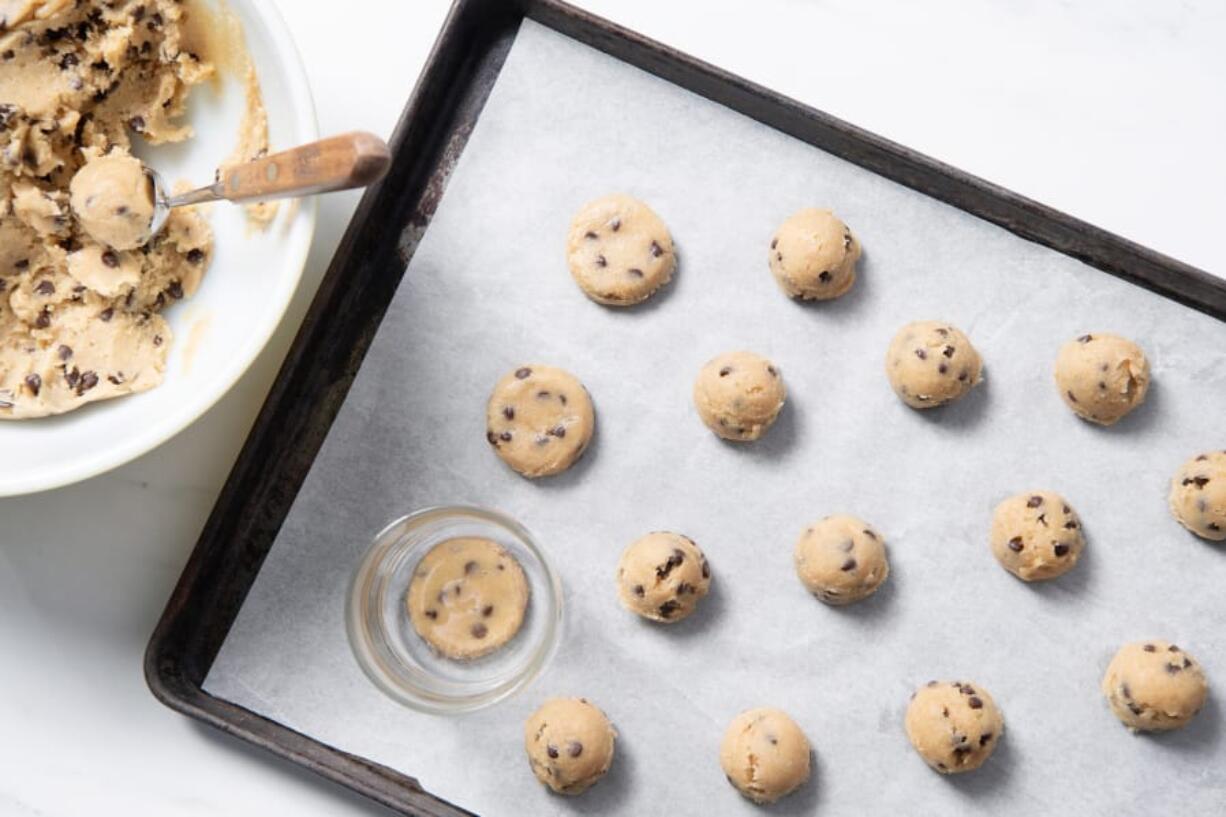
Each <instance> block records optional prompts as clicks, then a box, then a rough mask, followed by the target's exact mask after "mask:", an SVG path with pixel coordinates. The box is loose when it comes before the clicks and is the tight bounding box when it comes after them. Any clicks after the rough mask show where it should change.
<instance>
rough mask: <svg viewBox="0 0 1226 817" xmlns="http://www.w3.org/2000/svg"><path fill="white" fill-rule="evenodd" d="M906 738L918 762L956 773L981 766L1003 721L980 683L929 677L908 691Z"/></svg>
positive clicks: (941, 770)
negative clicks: (939, 679)
mask: <svg viewBox="0 0 1226 817" xmlns="http://www.w3.org/2000/svg"><path fill="white" fill-rule="evenodd" d="M906 728H907V737H908V738H909V739H910V740H911V745H912V746H914V747H915V751H917V752H919V756H920V757H922V758H923V759H924V762H925V763H927V764H928V765H929V766H931V767H932V768H933V769H935V770H936V771H938V772H940V773H941V774H957V773H959V772H969V771H972V770H974V769H978V768H979V767H980V766H982V765H983V763H984V761H986V760H987V759H988V758H989V757H991V756H992V752H993V751H995V750H996V744H997V743H999V742H1000V736H1001V734H1002V733H1003V732H1004V731H1005V720H1004V718H1003V717H1002V716H1001V714H1000V709H998V708H997V707H996V702H995V701H994V700H992V696H991V695H989V694H988V693H987V690H985V689H984V688H983V687H981V686H979V685H977V684H975V685H972V684H964V683H962V682H961V681H929V682H928V683H927V684H926V685H924V686H922V687H920V688H919V689H917V690H916V691H915V692H914V693H912V695H911V704H910V705H909V706H908V707H907V718H906Z"/></svg>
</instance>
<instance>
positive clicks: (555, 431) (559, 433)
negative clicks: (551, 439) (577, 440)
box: [549, 426, 566, 439]
mask: <svg viewBox="0 0 1226 817" xmlns="http://www.w3.org/2000/svg"><path fill="white" fill-rule="evenodd" d="M549 433H550V434H552V435H553V436H555V437H557V438H558V439H561V438H562V437H565V436H566V426H554V427H553V428H551V429H549Z"/></svg>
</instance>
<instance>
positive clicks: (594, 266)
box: [566, 195, 677, 306]
mask: <svg viewBox="0 0 1226 817" xmlns="http://www.w3.org/2000/svg"><path fill="white" fill-rule="evenodd" d="M566 259H567V262H568V263H569V264H570V274H571V275H572V276H574V278H575V282H576V283H577V284H579V287H580V288H581V289H582V290H583V292H584V293H585V294H586V295H587V296H588V297H589V298H591V299H592V300H593V301H596V302H597V303H601V304H605V305H607V306H629V305H631V304H637V303H639V302H640V301H645V300H647V299H648V298H650V297H651V295H652V294H653V293H654V292H655V291H656V290H657V289H659V288H660V287H662V286H664V285H665V284H667V283H668V281H669V279H670V278H672V275H673V270H674V269H676V267H677V256H676V254H675V253H674V252H673V239H672V236H670V235H669V233H668V228H667V227H665V226H664V222H663V221H661V220H660V217H659V216H657V215H656V214H655V213H654V212H653V211H652V209H651V208H650V207H648V206H647V205H646V204H644V203H643V202H641V201H639V200H638V199H634V198H631V197H630V196H623V195H613V196H605V197H604V198H601V199H596V200H595V201H592V202H588V203H587V204H585V205H584V206H583V209H581V210H580V211H579V212H578V213H577V214H576V215H575V218H574V220H573V221H572V222H571V224H570V233H569V235H568V236H567V239H566Z"/></svg>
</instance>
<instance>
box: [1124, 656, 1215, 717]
mask: <svg viewBox="0 0 1226 817" xmlns="http://www.w3.org/2000/svg"><path fill="white" fill-rule="evenodd" d="M1102 689H1103V694H1104V695H1106V696H1107V703H1108V704H1110V705H1111V711H1112V712H1114V713H1115V717H1117V718H1119V719H1120V722H1121V723H1123V724H1124V725H1125V726H1127V727H1128V728H1129V729H1131V730H1133V731H1134V732H1135V731H1137V730H1140V731H1143V732H1165V731H1168V730H1171V729H1178V728H1179V727H1181V726H1185V725H1186V724H1187V723H1188V721H1190V720H1192V718H1194V717H1195V716H1196V713H1197V712H1200V709H1201V707H1202V706H1204V704H1205V698H1207V697H1208V695H1209V682H1208V681H1207V680H1206V679H1205V671H1204V670H1203V669H1201V666H1200V664H1199V663H1198V662H1197V661H1195V660H1194V659H1193V658H1192V656H1190V655H1188V654H1187V653H1186V652H1184V651H1183V650H1181V649H1179V647H1177V646H1175V645H1174V644H1171V643H1170V642H1167V641H1158V640H1152V641H1138V642H1136V643H1134V644H1125V645H1124V646H1123V647H1120V651H1119V652H1117V653H1116V654H1115V658H1112V659H1111V663H1110V664H1109V665H1108V666H1107V672H1106V674H1105V675H1103V684H1102Z"/></svg>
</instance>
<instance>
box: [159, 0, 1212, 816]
mask: <svg viewBox="0 0 1226 817" xmlns="http://www.w3.org/2000/svg"><path fill="white" fill-rule="evenodd" d="M525 16H527V17H531V18H532V19H534V20H537V21H538V22H540V23H543V24H544V25H546V26H549V27H550V28H553V29H555V30H557V31H559V32H561V33H563V34H566V35H567V36H570V37H573V38H574V39H576V40H578V41H580V42H583V43H586V44H588V45H591V46H593V47H595V48H598V49H600V50H601V51H604V52H606V53H608V54H610V55H612V56H614V57H617V58H618V59H621V60H624V61H626V62H629V63H631V64H633V65H636V66H638V67H640V68H642V69H644V70H646V71H648V72H650V73H653V74H655V75H657V76H660V77H662V78H663V79H666V80H668V81H671V82H673V83H675V84H677V85H680V86H681V87H683V88H687V89H689V90H691V91H694V92H695V93H698V94H700V95H702V96H705V97H707V98H709V99H711V100H713V101H715V102H718V103H720V104H723V105H725V106H727V107H729V108H732V109H733V110H736V111H738V112H740V113H742V114H745V115H747V116H749V117H751V118H753V119H756V120H758V121H761V122H763V123H765V124H767V125H770V126H772V127H774V128H776V129H778V130H781V131H783V132H785V133H787V134H789V135H791V136H794V137H796V138H798V139H800V140H802V141H804V142H808V143H810V144H813V145H815V146H817V147H819V148H821V149H822V150H825V151H827V152H829V153H832V154H834V155H836V156H840V157H842V158H844V159H846V160H848V161H851V162H854V163H855V164H858V165H860V166H862V167H864V168H866V169H868V170H871V171H873V172H875V173H878V174H879V175H882V176H885V177H886V178H889V179H892V180H894V181H896V182H899V183H901V184H904V185H906V186H908V187H911V188H913V189H915V190H918V191H920V192H922V193H925V194H927V195H930V196H932V197H933V198H936V199H938V200H941V201H944V202H946V203H948V204H950V205H953V206H955V207H958V208H960V209H962V210H965V211H967V212H970V213H972V214H974V215H977V216H979V217H981V218H983V219H986V220H988V221H991V222H993V223H995V224H998V225H1000V226H1002V227H1004V228H1005V229H1007V230H1009V231H1011V232H1013V233H1015V234H1017V235H1019V236H1022V237H1023V238H1026V239H1029V240H1031V241H1035V242H1036V243H1039V244H1043V245H1045V246H1048V247H1051V248H1052V249H1055V250H1058V251H1060V252H1062V253H1065V254H1067V255H1070V256H1072V257H1075V258H1078V259H1080V260H1082V261H1084V262H1085V263H1087V264H1090V265H1091V266H1094V267H1097V268H1099V269H1101V270H1104V271H1106V272H1109V273H1112V274H1113V275H1116V276H1118V277H1120V278H1123V279H1125V280H1127V281H1130V282H1132V283H1135V284H1137V285H1140V286H1143V287H1145V288H1147V289H1150V290H1153V291H1154V292H1157V293H1158V294H1160V295H1163V296H1165V297H1168V298H1171V299H1173V300H1176V301H1178V302H1180V303H1183V304H1185V305H1187V306H1189V307H1192V308H1194V309H1198V310H1200V311H1202V312H1205V313H1207V314H1209V315H1212V316H1213V317H1216V318H1218V319H1219V320H1224V321H1226V282H1223V281H1221V280H1218V279H1216V278H1214V277H1213V276H1210V275H1208V274H1207V273H1205V272H1203V271H1201V270H1198V269H1196V268H1194V267H1191V266H1189V265H1187V264H1184V263H1182V262H1179V261H1176V260H1174V259H1171V258H1168V257H1166V256H1164V255H1162V254H1160V253H1157V252H1154V251H1153V250H1150V249H1148V248H1145V247H1142V246H1140V245H1138V244H1135V243H1133V242H1131V241H1128V240H1126V239H1123V238H1121V237H1119V236H1116V235H1113V234H1111V233H1108V232H1106V231H1104V230H1101V229H1099V228H1097V227H1094V226H1092V225H1090V224H1086V223H1085V222H1083V221H1080V220H1078V219H1075V218H1072V217H1071V216H1068V215H1066V214H1064V213H1061V212H1058V211H1056V210H1053V209H1051V208H1049V207H1046V206H1044V205H1042V204H1039V203H1037V202H1034V201H1031V200H1029V199H1026V198H1024V197H1022V196H1019V195H1017V194H1015V193H1012V192H1010V191H1008V190H1005V189H1004V188H1001V187H999V186H997V185H993V184H991V183H989V182H986V181H983V180H982V179H978V178H975V177H973V176H971V175H969V174H966V173H963V172H962V171H959V170H957V169H956V168H953V167H950V166H948V165H945V164H943V163H941V162H937V161H935V160H933V159H930V158H928V157H926V156H923V155H921V154H918V153H916V152H914V151H911V150H908V149H907V148H904V147H902V146H900V145H897V144H895V143H893V142H890V141H889V140H886V139H883V138H881V137H879V136H876V135H875V134H872V133H869V132H867V131H864V130H861V129H859V128H856V127H854V126H852V125H849V124H847V123H846V122H842V121H840V120H838V119H835V118H834V117H831V116H828V115H826V114H823V113H821V112H819V111H815V110H813V109H812V108H808V107H806V106H804V105H801V104H799V103H797V102H795V101H793V100H790V99H788V98H786V97H783V96H781V95H779V94H776V93H774V92H773V91H770V90H768V89H766V88H762V87H760V86H757V85H754V84H753V83H750V82H747V81H746V80H743V79H741V78H739V77H737V76H734V75H732V74H729V73H727V72H725V71H722V70H720V69H718V68H715V67H713V66H710V65H707V64H706V63H703V62H700V61H698V60H695V59H693V58H691V57H689V56H687V55H685V54H682V53H680V52H677V51H675V50H673V49H670V48H668V47H666V46H663V45H660V44H659V43H655V42H653V41H651V40H648V39H646V38H644V37H641V36H640V35H638V34H635V33H634V32H631V31H628V30H626V29H624V28H621V27H620V26H617V25H614V24H612V23H610V22H608V21H606V20H602V19H600V18H597V17H594V16H592V15H590V14H587V13H586V12H583V11H581V10H579V9H576V8H574V7H572V6H569V5H567V4H565V3H562V2H559V1H558V0H455V2H454V4H453V6H452V8H451V11H450V13H449V14H448V17H447V19H446V22H445V23H444V26H443V30H442V32H441V33H440V35H439V38H438V40H437V42H436V43H435V46H434V49H433V51H432V52H431V55H430V57H429V59H428V61H427V64H426V68H425V70H424V72H423V74H422V77H421V79H420V80H419V82H418V84H417V86H416V87H415V89H414V91H413V94H412V96H411V97H410V99H409V102H408V105H407V106H406V107H405V110H404V113H403V114H402V116H401V118H400V121H399V123H398V124H397V126H396V130H395V133H394V135H393V137H392V140H391V147H392V153H393V163H392V167H391V169H390V171H389V172H388V175H387V177H385V179H384V180H383V181H382V182H381V183H380V184H379V185H377V186H376V187H374V188H372V189H371V190H369V191H367V193H366V195H365V196H364V197H363V199H362V201H361V203H360V204H359V205H358V208H357V211H356V213H355V215H354V217H353V219H352V221H351V222H350V224H349V228H348V229H347V231H346V232H345V235H344V237H343V238H342V240H341V243H340V246H339V247H338V249H337V252H336V255H335V256H334V257H333V260H332V263H331V265H330V266H329V268H328V271H327V274H326V275H325V277H324V279H323V282H322V283H321V285H320V287H319V291H318V293H317V294H316V296H315V299H314V301H313V302H312V304H311V308H310V310H309V311H308V313H307V315H306V318H305V319H304V321H303V324H302V327H301V328H300V330H299V332H298V335H297V337H296V338H295V340H294V343H293V345H292V347H291V349H290V351H289V354H288V355H287V356H286V359H285V362H284V363H283V365H282V367H281V371H280V373H279V374H278V376H277V379H276V382H275V383H274V384H273V387H272V389H271V391H270V393H269V395H268V398H267V400H266V401H265V403H264V406H263V408H262V409H261V411H260V414H259V416H258V417H257V419H256V422H255V425H254V426H253V429H252V432H251V434H250V436H249V437H248V439H247V442H246V444H245V445H244V446H243V450H242V451H241V453H240V454H239V457H238V460H237V462H236V464H235V466H234V469H233V471H232V472H231V474H230V476H229V478H228V479H227V481H226V484H225V486H224V487H223V489H222V491H221V494H220V496H219V497H218V500H217V504H216V505H215V507H214V509H213V512H212V514H211V515H210V517H209V519H208V522H207V523H206V524H205V527H204V530H203V532H202V533H201V536H200V540H199V542H198V543H197V545H196V548H195V550H194V551H193V552H192V555H191V557H190V559H189V560H188V563H187V566H186V568H185V569H184V572H183V575H182V576H181V577H180V579H179V583H178V585H177V586H176V588H175V590H174V593H173V594H172V596H171V598H170V600H169V602H168V604H167V607H166V610H165V612H164V613H163V615H162V618H161V620H160V621H159V623H158V626H157V628H156V630H155V631H154V633H153V636H152V638H151V640H150V643H149V647H148V650H147V652H146V655H145V676H146V679H147V681H148V683H149V687H150V689H151V690H152V691H153V694H154V695H155V696H156V697H157V698H158V699H159V700H160V701H162V702H163V703H165V704H166V705H167V706H169V707H171V708H172V709H175V710H177V711H179V712H182V713H184V714H186V715H190V716H192V717H194V718H197V719H199V720H201V721H204V722H206V723H209V724H212V725H214V726H216V727H218V728H219V729H221V730H222V731H224V732H227V733H229V734H232V735H236V736H238V737H240V738H242V739H244V740H247V741H249V742H251V743H254V744H256V745H258V746H262V747H264V748H265V749H268V750H269V751H271V752H273V753H274V754H277V755H280V756H282V757H285V758H287V759H289V760H291V761H293V762H295V763H298V764H300V765H302V766H305V767H307V768H309V769H311V770H313V771H315V772H317V773H319V774H321V775H323V776H324V777H327V778H329V779H331V780H334V781H336V782H338V783H341V784H342V785H345V786H347V787H349V788H351V789H353V790H355V791H358V792H360V793H362V794H364V795H366V796H368V797H370V798H372V799H374V800H376V801H378V802H380V803H383V804H384V805H387V806H389V807H391V808H393V809H397V810H400V811H402V812H404V813H406V814H415V815H426V816H427V817H453V815H463V814H469V813H470V812H467V811H465V810H463V809H460V808H458V807H456V806H454V805H452V804H450V803H447V802H446V801H443V800H441V799H439V798H437V797H435V796H433V795H431V794H430V793H429V792H426V791H424V790H423V789H422V788H421V786H420V785H419V784H418V783H417V781H416V780H414V779H413V778H411V777H408V776H406V775H404V774H401V773H400V772H397V771H395V770H393V769H389V768H387V767H385V766H381V765H379V764H376V763H372V762H370V761H368V760H365V759H363V758H361V757H357V756H355V755H352V754H349V753H347V752H342V751H340V750H338V749H336V748H334V747H331V746H328V745H326V744H324V743H322V742H320V741H317V740H315V739H313V738H310V737H308V736H306V735H304V734H302V733H300V732H297V731H294V730H292V729H289V728H288V727H286V726H284V725H283V724H280V723H277V722H276V721H273V720H271V719H269V718H265V717H263V716H261V715H258V714H256V713H254V712H252V711H251V710H248V709H245V708H244V707H241V706H238V705H236V704H234V703H231V702H229V701H226V700H224V699H221V698H217V697H215V696H213V695H210V694H208V693H206V692H205V691H204V689H203V686H202V685H203V683H204V679H205V676H206V675H207V674H208V670H209V668H210V667H211V665H212V663H213V660H214V658H215V657H216V655H217V651H218V650H219V649H220V647H221V644H222V642H223V641H224V639H225V637H226V634H227V633H228V631H229V629H230V627H231V625H232V624H233V622H234V619H235V617H236V616H237V615H238V611H239V609H240V607H241V606H242V602H243V599H244V598H245V597H246V594H247V591H248V590H249V589H250V587H251V585H252V584H253V583H254V581H255V577H256V575H257V573H258V572H259V569H260V566H261V564H262V563H263V560H264V557H265V556H266V555H267V553H268V550H269V549H270V548H271V546H272V543H273V541H274V538H275V536H276V533H277V531H278V529H279V528H280V526H281V523H282V521H283V520H284V518H285V516H286V514H288V512H289V509H290V506H291V504H292V502H293V500H294V497H295V496H296V494H297V492H298V489H299V487H300V486H301V484H302V481H303V480H304V479H305V477H306V474H307V472H308V470H309V469H310V466H311V463H312V462H313V461H314V458H315V455H316V453H317V452H318V450H319V447H320V445H322V443H323V440H324V437H325V436H326V434H327V432H328V429H329V427H330V426H331V424H332V421H333V419H334V418H335V416H336V414H337V412H338V411H339V410H340V407H341V404H342V402H343V401H344V398H345V395H346V393H347V392H348V390H349V386H350V384H351V383H352V381H353V378H354V376H355V375H356V374H357V370H358V367H359V366H360V364H361V361H362V358H363V357H364V356H365V353H366V350H367V348H368V347H369V345H370V342H371V340H372V339H373V337H374V333H375V331H376V329H377V328H378V325H379V322H380V320H381V319H382V317H383V313H384V311H385V309H386V307H387V305H388V303H389V302H390V300H391V298H392V295H393V294H394V293H395V291H396V287H397V286H398V285H399V283H400V279H401V277H402V276H403V273H404V270H405V267H406V266H407V264H408V261H409V259H410V258H411V257H412V254H413V252H414V250H415V249H416V247H417V244H418V242H419V241H420V239H421V237H422V235H423V234H424V233H425V229H426V227H427V225H428V224H429V221H430V217H431V216H432V215H433V213H434V209H435V208H436V207H437V205H438V202H439V200H440V199H441V197H442V194H443V190H444V188H445V186H446V182H447V179H448V177H449V175H450V173H451V170H452V169H453V168H454V166H455V163H456V161H457V160H458V158H459V155H460V153H461V151H462V149H463V147H464V145H465V143H466V142H467V139H468V136H469V134H470V133H471V132H472V128H473V125H474V124H475V123H476V121H477V118H478V117H479V116H480V112H481V108H482V106H483V104H484V102H485V99H486V97H487V96H488V94H489V91H490V89H491V88H492V87H493V83H494V81H495V80H496V78H497V75H498V72H499V70H500V69H501V66H502V64H503V61H504V60H505V58H506V54H507V52H508V50H509V48H510V45H511V43H512V42H513V40H514V36H515V32H516V31H517V30H518V26H519V23H520V21H521V20H522V19H523V17H525ZM402 215H403V216H406V217H405V218H403V219H401V218H399V216H402ZM401 224H404V225H406V226H405V227H404V228H403V229H400V228H399V226H398V225H401ZM338 615H339V614H338Z"/></svg>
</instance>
